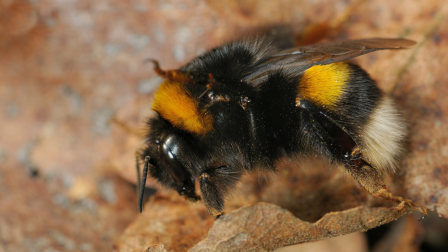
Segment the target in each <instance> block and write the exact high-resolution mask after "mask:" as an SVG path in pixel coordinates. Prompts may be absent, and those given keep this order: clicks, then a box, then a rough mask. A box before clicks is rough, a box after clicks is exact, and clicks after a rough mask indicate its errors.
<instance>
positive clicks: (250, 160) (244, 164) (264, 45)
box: [138, 38, 427, 217]
mask: <svg viewBox="0 0 448 252" xmlns="http://www.w3.org/2000/svg"><path fill="white" fill-rule="evenodd" d="M414 44H415V42H413V41H410V40H406V39H362V40H351V41H345V42H335V43H326V44H316V45H311V46H304V47H296V48H292V49H288V50H279V49H276V47H275V43H273V42H272V41H270V40H269V39H268V38H257V39H248V40H241V41H234V42H231V43H228V44H225V45H222V46H220V47H217V48H215V49H212V50H210V51H209V52H207V53H205V54H204V55H202V56H199V57H197V58H195V59H193V60H192V61H191V62H189V63H188V64H186V65H185V66H183V67H182V68H180V69H178V70H170V71H164V70H162V69H161V68H160V67H159V65H158V63H157V62H156V61H154V60H152V62H153V63H154V65H155V66H154V70H155V72H156V73H157V74H158V75H160V76H162V77H163V78H164V82H163V83H162V84H161V86H160V88H159V89H158V90H157V92H156V94H155V98H154V103H153V106H152V109H153V110H154V111H155V112H156V116H155V117H154V118H151V119H149V121H148V122H147V126H148V129H149V130H148V133H147V137H146V145H145V147H144V149H142V150H141V158H142V159H144V160H145V165H144V171H143V176H142V181H140V182H139V187H140V197H139V202H138V208H139V211H140V212H141V211H142V201H143V192H144V188H145V183H146V177H147V173H148V171H149V175H150V176H152V177H154V178H156V179H157V180H158V181H159V182H160V183H161V184H162V185H164V186H166V187H168V188H172V189H174V190H176V191H177V192H178V193H179V194H180V195H184V196H185V197H187V198H188V199H190V200H192V201H197V200H199V199H202V201H203V202H204V204H205V206H206V208H207V210H208V212H209V213H210V214H212V215H214V216H216V217H219V216H220V215H222V214H223V208H224V205H225V201H226V196H227V195H228V193H229V191H230V190H232V188H234V187H235V185H236V183H237V182H238V181H239V180H240V178H241V176H242V175H243V173H245V172H247V171H257V170H269V171H275V170H276V165H277V162H278V161H279V160H280V159H281V158H283V157H287V158H293V157H295V156H311V155H313V156H320V157H322V158H324V159H327V160H329V161H331V162H332V163H333V164H335V165H336V166H338V167H341V168H343V169H345V170H346V171H348V173H350V174H351V175H352V176H353V178H355V179H356V180H357V181H358V182H359V183H360V184H361V185H362V186H363V187H364V188H365V189H366V190H367V191H368V192H369V193H370V194H372V195H374V196H376V197H378V196H381V197H383V198H385V199H387V200H391V201H395V202H400V203H401V202H403V201H404V202H405V203H406V204H408V205H409V206H410V207H412V208H414V209H415V210H418V211H420V212H422V213H423V216H424V215H426V213H427V210H426V208H424V207H421V206H419V205H417V204H415V203H413V202H412V201H411V200H408V199H403V198H401V197H397V196H394V195H392V194H391V193H390V192H389V191H388V190H387V186H386V183H385V180H384V179H383V177H382V175H381V174H382V173H383V172H385V171H391V170H394V168H395V165H396V162H397V161H398V159H399V158H400V156H401V155H402V154H403V140H404V137H405V133H406V127H405V124H404V122H403V119H402V118H401V117H400V116H399V112H398V110H397V109H396V107H395V105H394V103H393V101H392V100H391V98H389V97H388V96H387V95H385V94H384V93H383V92H382V91H381V90H380V89H379V88H378V87H377V86H376V84H375V82H374V81H373V80H372V79H371V78H370V76H369V75H368V74H367V73H366V72H365V71H364V70H363V69H361V68H360V67H359V66H357V65H354V64H351V63H347V62H345V60H348V59H351V58H354V57H357V56H360V55H363V54H366V53H370V52H373V51H377V50H383V49H402V48H406V47H409V46H412V45H414ZM196 181H198V184H199V188H200V191H201V193H200V195H201V196H199V195H197V193H196V191H195V183H196Z"/></svg>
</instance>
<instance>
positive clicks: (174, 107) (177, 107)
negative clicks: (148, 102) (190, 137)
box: [152, 80, 213, 135]
mask: <svg viewBox="0 0 448 252" xmlns="http://www.w3.org/2000/svg"><path fill="white" fill-rule="evenodd" d="M185 85H188V84H182V83H178V82H173V81H170V80H166V81H164V82H163V83H162V85H161V86H160V88H159V90H157V92H156V95H155V97H154V103H153V105H152V109H153V110H154V111H156V112H157V113H159V115H160V116H161V117H163V118H164V119H166V120H167V121H169V122H170V123H171V124H172V125H173V126H174V127H177V128H180V129H182V130H185V131H189V132H192V133H196V134H199V135H204V134H206V133H208V132H210V131H211V130H212V128H213V117H212V116H211V115H210V114H208V113H207V112H206V111H205V110H200V108H199V102H198V101H197V99H196V98H195V97H193V96H192V95H191V94H190V92H189V91H188V89H187V88H186V86H185Z"/></svg>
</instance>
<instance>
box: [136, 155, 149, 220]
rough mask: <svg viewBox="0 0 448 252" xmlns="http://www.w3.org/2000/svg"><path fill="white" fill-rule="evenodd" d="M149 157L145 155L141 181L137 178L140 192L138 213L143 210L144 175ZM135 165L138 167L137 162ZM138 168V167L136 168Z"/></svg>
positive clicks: (146, 171) (146, 173)
mask: <svg viewBox="0 0 448 252" xmlns="http://www.w3.org/2000/svg"><path fill="white" fill-rule="evenodd" d="M137 159H138V158H137ZM149 159H150V157H149V156H146V157H145V166H144V167H143V177H142V180H141V181H140V179H139V187H140V193H139V197H138V211H139V212H140V213H141V212H142V210H143V195H144V194H145V186H146V176H147V175H148V166H149ZM137 167H138V163H137ZM138 170H140V169H138ZM139 173H140V172H139ZM139 178H140V176H139Z"/></svg>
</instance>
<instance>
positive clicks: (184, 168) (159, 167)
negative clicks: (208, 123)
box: [142, 116, 199, 201]
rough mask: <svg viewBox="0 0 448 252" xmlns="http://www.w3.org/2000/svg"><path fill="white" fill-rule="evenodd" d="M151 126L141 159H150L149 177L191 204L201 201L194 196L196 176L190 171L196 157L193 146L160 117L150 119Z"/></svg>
mask: <svg viewBox="0 0 448 252" xmlns="http://www.w3.org/2000/svg"><path fill="white" fill-rule="evenodd" d="M149 124H150V125H151V126H150V127H151V128H150V132H148V137H147V141H146V143H147V146H146V148H145V149H144V150H143V152H142V158H146V157H149V161H148V163H149V164H148V167H147V168H148V170H149V175H150V176H151V177H153V178H156V179H157V180H158V181H159V182H160V183H161V184H162V185H164V186H167V187H169V188H172V189H174V190H176V191H177V192H178V193H179V194H180V195H184V196H186V197H187V198H189V199H190V200H192V201H196V200H198V199H199V197H198V196H197V195H196V193H195V178H196V177H197V176H196V175H197V174H196V173H195V172H194V170H192V169H191V163H192V162H191V161H192V158H194V157H195V152H194V151H193V149H192V146H190V143H189V142H188V141H187V140H186V139H184V137H185V136H183V135H181V134H179V132H176V131H175V129H174V128H173V127H172V126H171V124H170V123H169V122H167V121H166V120H164V119H163V118H161V117H160V116H158V117H156V118H153V119H151V120H150V121H149ZM145 165H146V164H145Z"/></svg>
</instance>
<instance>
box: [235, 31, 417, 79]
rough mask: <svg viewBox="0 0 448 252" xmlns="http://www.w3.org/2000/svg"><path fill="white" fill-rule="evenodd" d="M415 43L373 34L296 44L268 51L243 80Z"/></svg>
mask: <svg viewBox="0 0 448 252" xmlns="http://www.w3.org/2000/svg"><path fill="white" fill-rule="evenodd" d="M414 44H415V42H414V41H412V40H407V39H383V38H372V39H360V40H349V41H343V42H333V43H325V44H316V45H310V46H304V47H296V48H292V49H288V50H285V51H281V52H278V53H276V54H272V55H267V56H266V59H265V60H264V61H263V62H262V63H261V64H260V65H258V66H257V67H255V68H254V71H252V72H251V73H250V74H249V75H247V76H245V77H244V78H243V79H242V80H243V81H245V82H247V83H250V84H252V85H257V84H259V83H260V82H262V81H264V80H265V79H266V78H267V77H268V76H269V74H271V73H274V72H276V71H279V70H282V71H286V72H288V73H290V74H293V75H298V74H302V73H303V72H304V71H305V70H307V69H308V68H310V67H312V66H314V65H327V64H331V63H335V62H339V61H343V60H347V59H351V58H354V57H358V56H360V55H363V54H366V53H370V52H373V51H377V50H384V49H403V48H406V47H409V46H412V45H414Z"/></svg>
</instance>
